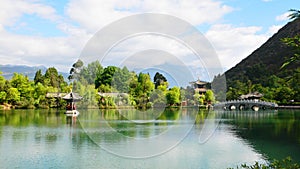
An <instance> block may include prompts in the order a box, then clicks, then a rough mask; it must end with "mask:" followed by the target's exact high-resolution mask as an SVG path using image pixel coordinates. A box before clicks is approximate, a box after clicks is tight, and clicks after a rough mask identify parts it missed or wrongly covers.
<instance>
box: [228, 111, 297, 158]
mask: <svg viewBox="0 0 300 169" xmlns="http://www.w3.org/2000/svg"><path fill="white" fill-rule="evenodd" d="M299 113H300V112H299V111H290V110H289V111H286V110H279V112H278V113H275V112H270V111H259V112H252V111H251V112H226V113H224V114H223V119H225V120H224V121H223V123H225V124H229V125H232V126H234V128H233V130H234V131H235V133H236V134H237V135H238V136H240V137H241V138H243V139H245V140H247V141H249V142H250V144H251V145H253V147H254V148H255V149H256V150H257V151H259V152H261V153H262V154H265V155H266V156H267V157H268V158H269V159H273V158H276V159H283V158H285V157H286V156H292V158H294V159H295V160H297V161H300V114H299Z"/></svg>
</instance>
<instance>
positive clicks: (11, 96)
mask: <svg viewBox="0 0 300 169" xmlns="http://www.w3.org/2000/svg"><path fill="white" fill-rule="evenodd" d="M6 100H7V101H8V103H11V104H13V105H15V104H16V103H17V101H20V92H19V91H18V89H17V88H14V87H12V88H10V89H8V91H7V98H6Z"/></svg>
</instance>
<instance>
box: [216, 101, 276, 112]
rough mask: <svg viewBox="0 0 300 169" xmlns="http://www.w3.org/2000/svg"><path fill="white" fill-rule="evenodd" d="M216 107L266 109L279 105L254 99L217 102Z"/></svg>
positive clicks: (225, 108) (226, 108)
mask: <svg viewBox="0 0 300 169" xmlns="http://www.w3.org/2000/svg"><path fill="white" fill-rule="evenodd" d="M214 108H222V109H224V110H254V111H258V110H266V109H276V108H278V105H277V104H276V103H272V102H266V101H261V100H258V99H254V100H229V101H226V102H220V103H216V104H215V105H214Z"/></svg>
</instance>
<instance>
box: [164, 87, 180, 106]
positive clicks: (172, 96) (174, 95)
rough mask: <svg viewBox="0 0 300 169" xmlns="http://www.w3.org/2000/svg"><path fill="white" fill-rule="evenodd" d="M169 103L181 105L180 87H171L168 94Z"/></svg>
mask: <svg viewBox="0 0 300 169" xmlns="http://www.w3.org/2000/svg"><path fill="white" fill-rule="evenodd" d="M166 98H167V103H168V104H169V105H179V104H180V89H179V87H173V88H172V89H170V90H169V91H168V92H167V94H166Z"/></svg>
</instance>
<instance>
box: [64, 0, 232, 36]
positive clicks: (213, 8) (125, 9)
mask: <svg viewBox="0 0 300 169" xmlns="http://www.w3.org/2000/svg"><path fill="white" fill-rule="evenodd" d="M66 11H67V14H68V15H69V16H70V18H71V19H73V20H74V21H76V22H78V23H79V24H80V25H81V26H82V27H84V28H86V29H87V30H89V31H90V32H95V31H97V30H99V29H100V28H102V27H103V26H104V25H106V24H109V23H111V22H113V21H115V20H117V19H120V18H122V17H124V16H129V15H132V14H137V13H144V12H151V13H164V14H169V15H173V16H177V17H179V18H182V19H184V20H186V21H188V22H190V23H192V24H193V25H199V24H202V23H213V22H216V21H217V20H219V19H221V18H222V16H223V15H225V14H226V13H229V12H230V11H232V8H231V7H229V6H226V5H224V4H222V3H221V2H216V1H212V0H201V1H198V0H189V1H174V0H167V1H160V2H159V3H157V2H156V1H152V0H144V1H141V0H127V1H117V0H106V1H101V3H99V1H98V0H88V1H87V0H73V1H71V2H70V3H69V4H68V5H67V8H66Z"/></svg>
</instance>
